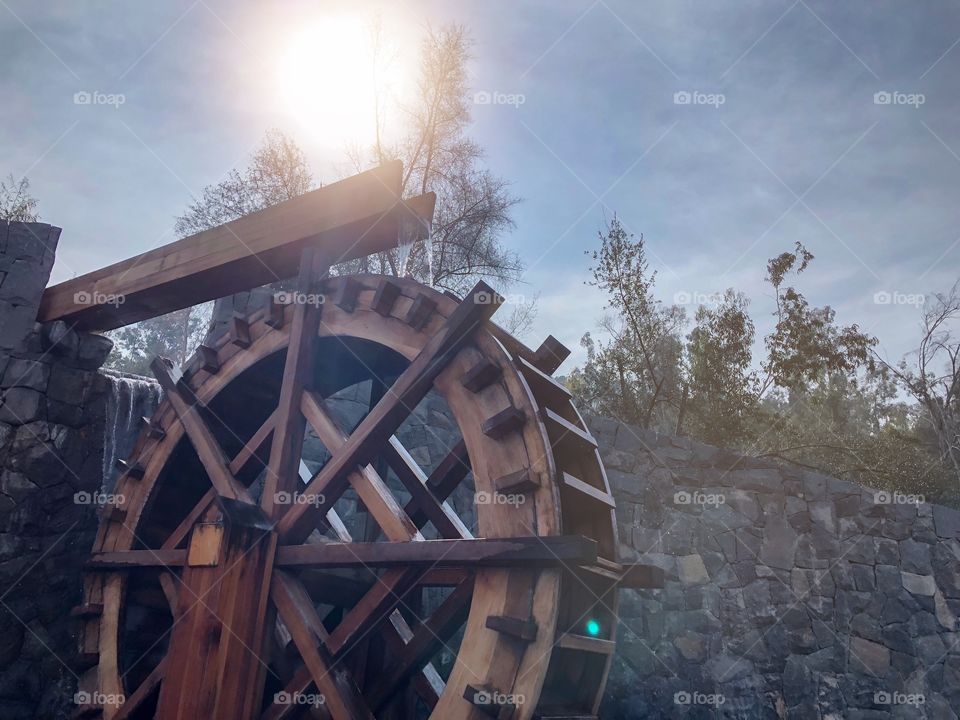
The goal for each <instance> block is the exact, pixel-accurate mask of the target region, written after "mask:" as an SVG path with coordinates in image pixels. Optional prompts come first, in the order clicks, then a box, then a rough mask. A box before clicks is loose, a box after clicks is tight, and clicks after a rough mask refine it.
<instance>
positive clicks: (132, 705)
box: [112, 660, 166, 720]
mask: <svg viewBox="0 0 960 720" xmlns="http://www.w3.org/2000/svg"><path fill="white" fill-rule="evenodd" d="M165 671H166V660H161V661H160V662H159V663H157V666H156V667H155V668H154V669H153V670H152V671H151V672H150V674H149V675H147V677H146V678H144V679H143V680H142V681H141V683H140V685H138V686H137V689H136V690H134V691H133V693H131V694H130V695H129V696H128V697H126V698H125V699H124V701H123V705H121V706H120V707H119V708H118V709H117V712H116V714H114V716H113V718H112V720H126V719H127V718H129V717H130V716H131V715H132V714H133V713H134V712H135V711H136V709H137V708H139V707H140V706H141V705H142V704H143V702H144V701H145V700H147V699H149V698H150V696H151V695H153V693H154V692H155V691H156V689H157V688H158V687H160V683H161V682H162V681H163V675H164V672H165Z"/></svg>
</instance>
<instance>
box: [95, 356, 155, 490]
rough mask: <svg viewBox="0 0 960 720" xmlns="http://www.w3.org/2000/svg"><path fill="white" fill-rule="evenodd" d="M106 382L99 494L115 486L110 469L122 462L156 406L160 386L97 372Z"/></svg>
mask: <svg viewBox="0 0 960 720" xmlns="http://www.w3.org/2000/svg"><path fill="white" fill-rule="evenodd" d="M101 372H102V373H103V374H104V375H105V376H106V377H107V378H108V379H109V380H110V394H109V395H108V396H107V417H106V421H105V422H104V425H103V428H104V429H103V435H104V437H103V491H104V492H111V491H112V489H113V485H114V483H115V482H116V476H117V472H116V470H115V469H114V465H115V463H116V461H117V459H118V458H126V457H127V456H128V455H129V453H130V451H131V450H132V449H133V444H134V442H135V441H136V439H137V435H139V433H140V429H141V427H142V425H143V423H142V421H141V418H143V417H150V416H151V415H152V414H153V411H154V410H156V409H157V405H158V404H159V403H160V386H159V385H158V384H157V383H156V382H155V381H153V380H151V379H150V378H145V377H141V376H139V375H129V374H126V373H120V372H114V371H112V370H102V371H101Z"/></svg>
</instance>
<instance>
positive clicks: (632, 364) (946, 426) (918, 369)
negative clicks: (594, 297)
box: [567, 217, 960, 502]
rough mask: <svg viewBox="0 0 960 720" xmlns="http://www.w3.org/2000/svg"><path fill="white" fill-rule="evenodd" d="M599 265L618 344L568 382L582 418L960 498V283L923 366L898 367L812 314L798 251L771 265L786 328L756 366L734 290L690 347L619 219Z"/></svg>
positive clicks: (806, 262) (605, 346)
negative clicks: (955, 329)
mask: <svg viewBox="0 0 960 720" xmlns="http://www.w3.org/2000/svg"><path fill="white" fill-rule="evenodd" d="M592 256H593V259H594V261H595V264H594V267H593V268H591V275H592V279H591V281H590V282H591V284H593V285H595V286H596V287H599V288H600V289H601V290H604V291H605V292H606V294H607V300H608V305H607V307H608V309H609V310H610V311H612V313H613V315H612V316H608V317H605V318H603V320H602V321H601V325H602V327H603V328H604V329H605V330H606V332H607V334H608V336H609V340H607V341H605V342H598V341H597V340H595V339H594V338H593V337H592V336H591V335H590V334H587V335H585V336H584V338H583V340H582V345H583V346H584V347H585V348H586V350H587V359H586V362H585V363H584V364H583V365H582V366H581V367H579V368H576V369H575V370H574V371H573V372H571V373H570V375H569V376H568V378H567V384H568V386H569V387H570V389H571V391H572V392H573V393H574V396H575V397H576V399H577V402H578V403H580V404H581V405H582V406H583V407H584V409H586V410H589V411H591V412H594V413H597V414H602V415H608V416H612V417H616V418H618V419H620V420H623V421H625V422H629V423H634V424H639V425H641V426H643V427H649V428H653V429H657V430H660V431H663V432H669V433H677V434H689V435H691V436H693V437H695V438H697V439H699V440H702V441H704V442H707V443H711V444H714V445H722V446H726V447H730V448H733V449H737V450H740V451H742V452H744V453H746V454H749V455H754V456H767V457H777V458H780V459H782V460H784V461H787V462H790V463H793V464H795V465H797V466H800V467H804V468H810V469H814V470H818V471H820V472H823V473H825V474H828V475H834V476H837V477H849V478H852V479H859V480H861V481H863V482H865V483H867V484H870V485H872V486H874V487H878V488H887V489H896V490H901V491H903V492H913V493H922V494H924V495H926V496H927V498H928V499H936V500H941V501H949V502H957V500H958V499H960V498H958V493H957V491H956V480H957V479H958V478H960V473H957V471H956V467H957V466H956V465H955V464H954V463H957V462H960V457H958V456H957V448H958V446H960V442H958V435H957V428H958V422H960V403H958V394H960V377H958V366H960V362H958V361H960V341H958V340H957V339H956V338H955V337H954V336H953V335H951V333H950V326H951V325H952V324H955V322H956V320H957V319H958V318H960V284H958V286H955V287H954V289H953V291H951V293H949V294H947V295H942V296H941V295H938V296H936V298H937V300H936V302H935V303H934V304H933V306H932V307H930V308H929V309H928V310H927V312H926V313H925V315H924V320H923V340H922V342H921V345H920V348H919V349H918V351H917V353H915V355H916V359H915V362H914V363H913V364H912V365H910V364H908V363H906V362H901V363H900V364H898V365H897V366H890V365H888V364H886V363H884V362H883V361H881V360H880V359H879V358H878V356H876V354H875V351H874V347H875V345H876V342H877V341H876V339H875V338H873V337H870V336H868V335H866V334H864V333H863V332H861V330H860V329H859V327H858V326H857V325H849V326H841V325H839V324H838V323H837V322H836V317H835V313H834V311H833V309H832V308H830V307H829V306H823V307H815V306H812V305H811V304H810V303H809V301H808V300H807V298H806V297H805V296H804V294H803V293H802V292H801V291H800V290H798V289H797V288H796V287H795V286H794V285H793V284H791V283H790V282H789V280H788V278H790V277H792V276H793V277H796V276H799V275H800V274H802V273H804V272H808V271H809V268H810V267H811V263H812V261H813V260H814V256H813V254H812V253H810V252H809V251H808V250H807V249H806V248H805V247H804V246H803V245H802V244H800V243H797V244H796V246H795V248H794V250H793V251H792V252H784V253H781V254H780V255H778V256H776V257H774V258H772V259H770V261H769V262H768V263H767V268H766V270H767V274H766V280H767V282H768V283H769V284H770V286H771V288H772V289H773V291H774V297H775V301H774V302H775V307H774V311H773V315H774V318H775V320H776V322H775V326H774V328H773V330H772V331H771V332H770V333H769V334H768V335H767V336H765V337H764V338H763V346H764V348H765V350H766V354H765V356H764V357H762V358H761V359H759V361H758V362H756V363H755V362H754V358H753V346H754V338H755V329H754V323H753V320H752V319H751V317H750V315H749V306H748V301H747V299H746V298H745V297H744V296H743V295H742V294H740V293H736V292H734V291H733V290H730V289H728V290H727V291H726V292H725V293H723V295H722V296H720V297H719V300H718V302H716V303H715V304H714V305H713V306H710V307H708V306H701V307H699V308H698V309H697V311H696V313H695V314H694V317H693V324H692V328H691V329H690V330H689V332H688V333H687V334H686V336H685V338H684V337H683V332H684V330H685V328H686V327H687V318H686V316H685V314H684V313H683V312H682V310H681V309H680V308H676V307H668V306H665V305H663V304H662V303H661V302H660V301H659V300H657V299H656V296H655V293H654V290H655V284H656V272H655V271H652V270H651V269H650V267H649V264H648V262H647V260H646V252H645V247H644V238H643V236H640V237H639V238H635V237H633V236H632V235H630V234H629V233H627V232H626V230H625V229H624V227H623V225H622V224H621V223H620V222H619V220H618V219H617V218H616V217H614V219H613V220H612V221H611V222H610V223H609V225H608V226H607V228H606V231H605V233H601V235H600V249H599V250H597V251H596V252H594V253H593V254H592ZM904 389H905V390H907V392H909V394H910V395H911V396H912V400H913V401H914V402H912V403H910V402H905V400H904V398H903V397H902V392H901V391H902V390H904Z"/></svg>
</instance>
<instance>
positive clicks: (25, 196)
mask: <svg viewBox="0 0 960 720" xmlns="http://www.w3.org/2000/svg"><path fill="white" fill-rule="evenodd" d="M39 219H40V215H39V214H38V213H37V200H36V198H34V197H33V196H32V195H31V194H30V181H29V180H27V178H21V179H20V180H17V179H16V178H14V177H13V175H12V174H11V175H9V176H7V179H6V180H0V220H7V221H9V222H36V221H37V220H39Z"/></svg>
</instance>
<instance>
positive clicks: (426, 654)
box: [366, 578, 473, 712]
mask: <svg viewBox="0 0 960 720" xmlns="http://www.w3.org/2000/svg"><path fill="white" fill-rule="evenodd" d="M472 598H473V579H472V578H470V579H469V580H466V581H464V583H463V584H461V585H460V586H459V587H457V588H456V589H455V590H454V591H453V592H452V593H450V595H448V596H447V597H446V599H445V600H444V601H443V602H442V603H441V604H440V607H438V608H437V609H436V610H435V611H434V612H433V613H432V614H431V615H430V617H428V618H427V619H426V620H424V621H423V623H421V624H420V625H419V626H418V627H417V629H416V630H415V631H414V632H413V635H412V636H411V637H410V639H409V640H407V642H406V643H405V644H404V646H403V649H402V650H401V651H400V652H399V653H397V654H396V655H395V657H394V658H393V660H392V661H391V663H390V665H389V667H388V668H387V671H386V672H385V673H384V674H382V675H380V676H379V677H378V678H376V680H375V681H374V682H373V684H372V685H371V687H370V688H369V690H368V691H367V692H366V698H367V701H368V702H369V703H370V707H371V708H373V710H374V712H376V711H378V710H379V709H380V708H381V707H382V706H383V705H384V703H386V701H387V700H389V699H390V698H391V697H392V696H393V694H394V693H395V692H396V691H397V689H398V687H399V686H400V685H401V683H403V682H404V681H405V680H406V679H407V678H409V677H410V676H411V675H413V673H415V672H417V671H418V670H420V668H421V667H423V665H425V664H426V662H427V660H429V659H430V657H431V656H432V655H433V654H434V652H436V650H437V649H438V648H439V647H440V646H441V645H443V644H444V643H445V642H446V641H447V639H448V638H449V637H450V636H451V635H452V634H453V633H454V632H456V631H457V630H458V629H459V628H460V626H461V625H462V624H463V621H464V620H466V618H467V614H468V612H469V611H470V601H471V599H472Z"/></svg>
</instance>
